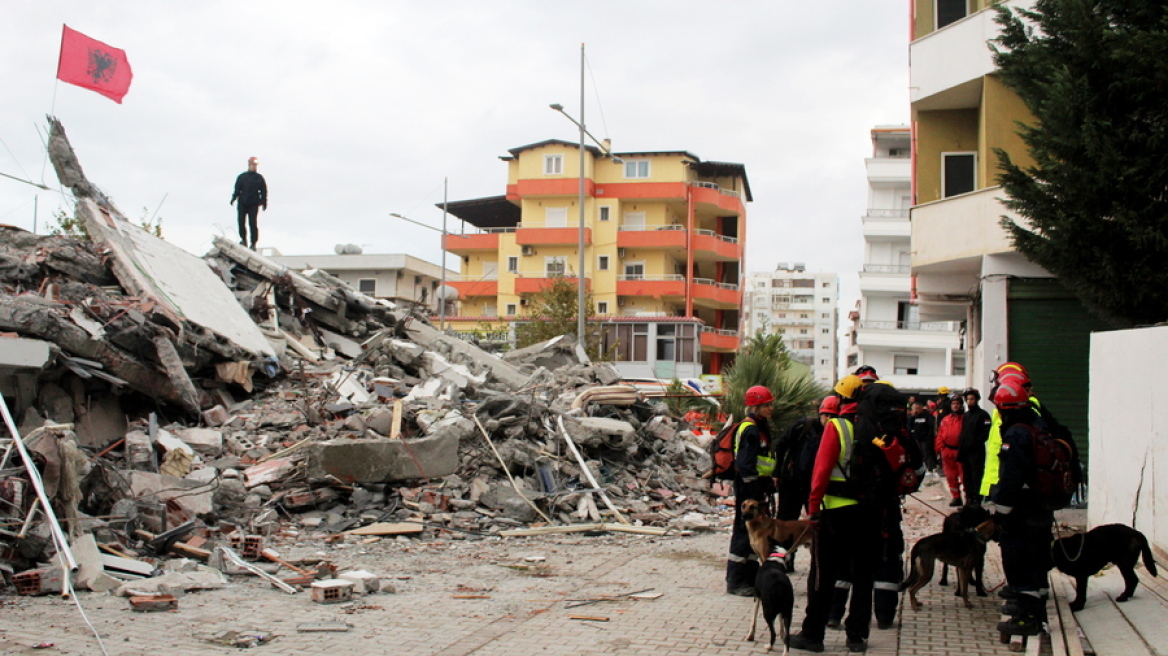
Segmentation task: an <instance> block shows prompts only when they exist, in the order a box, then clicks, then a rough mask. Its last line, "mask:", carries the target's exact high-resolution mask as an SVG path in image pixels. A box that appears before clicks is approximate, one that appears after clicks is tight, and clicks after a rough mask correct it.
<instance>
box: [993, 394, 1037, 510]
mask: <svg viewBox="0 0 1168 656" xmlns="http://www.w3.org/2000/svg"><path fill="white" fill-rule="evenodd" d="M1030 405H1031V407H1033V408H1034V412H1036V413H1039V414H1041V410H1042V404H1041V403H1039V402H1038V399H1037V398H1036V397H1033V396H1032V397H1030ZM1001 452H1002V415H1001V414H1000V413H999V412H998V409H997V408H994V414H993V418H992V419H991V420H990V436H989V437H988V438H986V458H985V472H984V473H982V476H981V489H980V490H978V494H980V495H981V496H983V497H988V496H989V495H990V492H991V491H992V490H993V487H994V486H995V485H997V484H998V479H999V478H1000V477H1001V466H1002V462H1001V458H1000V455H1001Z"/></svg>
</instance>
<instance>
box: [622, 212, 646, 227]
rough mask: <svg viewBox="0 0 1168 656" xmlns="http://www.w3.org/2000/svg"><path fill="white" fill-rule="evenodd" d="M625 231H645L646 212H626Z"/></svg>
mask: <svg viewBox="0 0 1168 656" xmlns="http://www.w3.org/2000/svg"><path fill="white" fill-rule="evenodd" d="M623 227H624V229H625V230H644V229H645V213H644V212H625V220H624V226H623Z"/></svg>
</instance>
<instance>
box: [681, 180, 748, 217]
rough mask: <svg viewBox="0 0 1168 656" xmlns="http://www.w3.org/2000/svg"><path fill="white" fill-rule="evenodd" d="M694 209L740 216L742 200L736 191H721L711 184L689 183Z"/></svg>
mask: <svg viewBox="0 0 1168 656" xmlns="http://www.w3.org/2000/svg"><path fill="white" fill-rule="evenodd" d="M689 186H690V189H691V190H692V195H691V197H692V198H693V203H694V208H695V209H697V210H698V211H705V212H715V213H718V214H725V213H727V212H729V213H732V214H738V215H740V214H742V198H741V196H740V195H739V193H738V192H737V191H732V190H730V189H723V188H722V187H719V186H718V185H716V184H714V183H713V182H704V181H698V182H691V183H689Z"/></svg>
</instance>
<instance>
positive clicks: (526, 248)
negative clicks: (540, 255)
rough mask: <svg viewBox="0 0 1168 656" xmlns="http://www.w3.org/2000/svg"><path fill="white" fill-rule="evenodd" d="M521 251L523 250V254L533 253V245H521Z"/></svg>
mask: <svg viewBox="0 0 1168 656" xmlns="http://www.w3.org/2000/svg"><path fill="white" fill-rule="evenodd" d="M522 252H523V254H524V255H535V247H533V246H524V247H523V251H522Z"/></svg>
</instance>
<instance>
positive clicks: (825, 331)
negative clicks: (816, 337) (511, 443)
mask: <svg viewBox="0 0 1168 656" xmlns="http://www.w3.org/2000/svg"><path fill="white" fill-rule="evenodd" d="M819 332H821V333H823V334H824V335H830V334H831V329H830V328H821V329H820V330H819Z"/></svg>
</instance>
